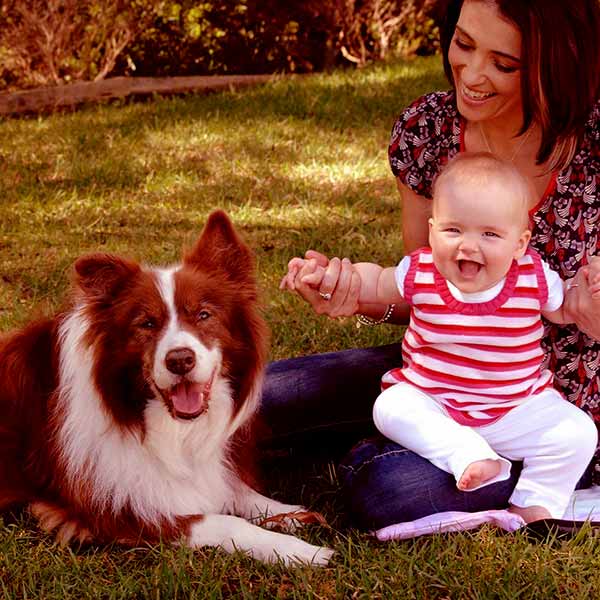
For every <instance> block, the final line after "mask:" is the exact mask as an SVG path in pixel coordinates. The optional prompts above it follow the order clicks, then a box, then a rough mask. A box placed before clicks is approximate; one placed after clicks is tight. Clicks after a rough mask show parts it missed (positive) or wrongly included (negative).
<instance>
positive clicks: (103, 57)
mask: <svg viewBox="0 0 600 600" xmlns="http://www.w3.org/2000/svg"><path fill="white" fill-rule="evenodd" d="M443 4H444V2H443V0H399V1H398V0H287V1H286V2H281V1H280V0H223V1H221V2H211V1H205V2H202V1H199V0H178V1H175V0H3V2H2V3H1V8H0V89H9V90H13V89H23V88H28V87H35V86H40V85H56V84H61V83H65V82H70V81H75V80H97V79H102V78H104V77H106V76H107V75H109V74H110V75H111V76H115V75H144V76H168V75H204V74H217V73H219V74H222V73H228V74H236V73H246V74H247V73H272V72H311V71H321V70H323V69H329V68H331V67H332V66H335V65H340V64H344V63H346V64H348V62H350V63H353V64H356V65H358V66H364V65H366V64H368V63H369V62H372V61H374V60H381V59H386V58H389V57H392V56H410V55H414V54H431V53H434V52H436V50H437V48H438V40H437V38H438V23H439V20H440V18H441V14H442V12H443Z"/></svg>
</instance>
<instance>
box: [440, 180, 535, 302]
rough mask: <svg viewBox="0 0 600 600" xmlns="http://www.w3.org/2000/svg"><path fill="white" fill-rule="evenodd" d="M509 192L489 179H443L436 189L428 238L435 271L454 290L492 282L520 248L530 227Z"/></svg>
mask: <svg viewBox="0 0 600 600" xmlns="http://www.w3.org/2000/svg"><path fill="white" fill-rule="evenodd" d="M458 187H460V189H458ZM515 193H516V192H515V191H514V190H512V189H511V186H510V185H507V186H502V185H501V184H500V183H495V182H494V183H491V184H488V185H486V186H485V188H483V187H482V186H479V185H475V184H471V183H469V184H465V183H461V184H460V186H457V185H456V184H455V183H453V182H452V181H448V182H444V184H442V185H441V186H440V189H438V190H436V198H435V200H434V210H433V217H432V218H431V219H430V222H429V244H430V246H431V249H432V251H433V260H434V262H435V265H436V267H437V268H438V271H439V272H440V273H441V274H442V276H443V277H444V278H445V279H447V280H449V281H450V282H452V283H453V284H454V285H455V286H456V287H457V288H458V289H459V290H461V291H463V292H466V293H472V292H480V291H483V290H486V289H489V288H491V287H493V286H494V285H495V284H496V283H498V282H499V281H500V280H501V279H502V278H503V277H504V276H505V275H506V274H507V273H508V270H509V269H510V266H511V264H512V261H513V260H514V259H517V258H520V257H521V256H523V254H524V253H525V250H526V249H527V244H528V242H529V238H530V232H529V231H528V230H527V229H526V228H525V222H526V218H525V216H524V215H523V210H524V208H523V205H522V203H521V202H519V201H518V200H517V199H515V198H516V197H515Z"/></svg>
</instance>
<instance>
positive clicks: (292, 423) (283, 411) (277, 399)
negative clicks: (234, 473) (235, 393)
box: [261, 344, 590, 530]
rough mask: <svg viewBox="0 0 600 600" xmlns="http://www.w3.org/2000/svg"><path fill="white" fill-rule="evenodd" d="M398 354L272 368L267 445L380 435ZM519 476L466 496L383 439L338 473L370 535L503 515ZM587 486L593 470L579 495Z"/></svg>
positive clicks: (379, 351)
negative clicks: (436, 520)
mask: <svg viewBox="0 0 600 600" xmlns="http://www.w3.org/2000/svg"><path fill="white" fill-rule="evenodd" d="M400 354H401V349H400V344H391V345H388V346H380V347H378V348H364V349H356V350H345V351H342V352H330V353H326V354H316V355H312V356H304V357H300V358H293V359H287V360H281V361H276V362H273V363H271V364H270V365H269V367H268V369H267V374H266V381H265V387H264V392H263V400H262V408H261V415H262V418H263V421H265V422H266V423H267V425H268V426H269V428H270V434H269V436H268V445H269V446H275V447H277V446H288V447H293V448H294V450H297V451H298V450H299V451H300V452H301V453H303V452H307V451H308V449H309V448H313V449H314V447H315V445H317V446H319V445H320V444H323V445H326V444H327V443H328V442H330V441H331V440H332V439H336V436H340V434H343V437H342V438H341V439H344V441H346V440H348V439H351V438H353V439H354V441H356V440H358V439H359V438H360V437H361V436H364V435H365V433H370V434H374V426H373V423H372V417H371V412H372V407H373V402H374V401H375V399H376V398H377V396H378V395H379V390H380V387H379V386H380V379H381V375H382V374H383V373H385V372H386V371H387V370H389V369H391V368H392V367H397V366H399V365H400V364H401V362H402V359H401V355H400ZM520 472H521V465H520V464H519V463H514V464H513V468H512V471H511V476H510V479H508V480H506V481H501V482H498V483H495V484H492V485H489V486H485V487H483V488H480V489H479V490H476V491H473V492H461V491H459V490H458V489H457V487H456V482H455V481H454V478H453V477H452V476H451V475H449V474H448V473H446V472H445V471H442V470H440V469H438V468H437V467H435V466H433V465H432V464H431V463H430V462H429V461H428V460H426V459H424V458H422V457H421V456H418V455H417V454H415V453H414V452H411V451H410V450H406V449H405V448H403V447H402V446H399V445H398V444H396V443H394V442H392V441H390V440H388V439H386V438H384V437H383V436H381V435H377V434H376V435H373V437H371V438H369V439H366V440H363V441H361V442H359V443H358V444H356V445H355V446H354V447H353V448H352V449H351V450H350V452H349V453H348V454H347V456H346V457H345V458H344V459H343V460H342V462H341V464H340V468H339V475H340V481H341V485H342V494H343V495H344V500H345V502H346V505H347V507H348V513H349V516H350V518H351V521H352V523H353V524H354V525H355V526H357V527H360V528H363V529H368V530H371V529H379V528H381V527H385V526H387V525H391V524H393V523H399V522H402V521H412V520H414V519H418V518H420V517H424V516H426V515H430V514H433V513H436V512H443V511H450V510H458V511H468V512H476V511H480V510H489V509H495V508H504V507H506V506H507V505H508V498H509V497H510V495H511V493H512V491H513V488H514V486H515V483H516V481H517V479H518V477H519V473H520ZM589 483H590V472H589V470H588V472H586V474H585V475H584V476H583V478H582V480H581V481H580V484H579V487H585V486H587V485H589Z"/></svg>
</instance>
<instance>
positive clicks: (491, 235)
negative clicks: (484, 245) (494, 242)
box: [483, 231, 500, 238]
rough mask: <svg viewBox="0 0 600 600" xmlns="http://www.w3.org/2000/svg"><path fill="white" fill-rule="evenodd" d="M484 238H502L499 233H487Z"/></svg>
mask: <svg viewBox="0 0 600 600" xmlns="http://www.w3.org/2000/svg"><path fill="white" fill-rule="evenodd" d="M483 237H493V238H497V237H500V236H499V235H498V234H497V233H495V232H494V231H486V232H485V233H484V234H483Z"/></svg>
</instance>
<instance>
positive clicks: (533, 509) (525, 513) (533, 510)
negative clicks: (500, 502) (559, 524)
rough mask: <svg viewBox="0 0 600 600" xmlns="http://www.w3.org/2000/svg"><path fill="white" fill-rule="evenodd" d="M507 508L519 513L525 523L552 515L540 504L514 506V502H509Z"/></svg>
mask: <svg viewBox="0 0 600 600" xmlns="http://www.w3.org/2000/svg"><path fill="white" fill-rule="evenodd" d="M508 510H509V511H510V512H512V513H515V514H517V515H519V516H520V517H521V518H522V519H523V521H525V523H532V522H533V521H540V520H541V519H549V518H551V516H552V515H551V514H550V513H549V512H548V511H547V510H546V509H545V508H543V507H542V506H515V505H514V504H511V505H510V507H509V509H508Z"/></svg>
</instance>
